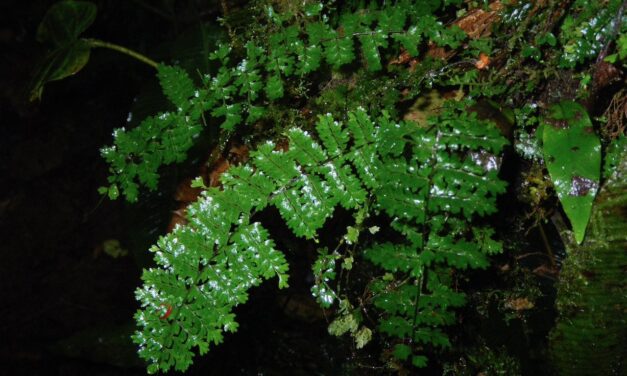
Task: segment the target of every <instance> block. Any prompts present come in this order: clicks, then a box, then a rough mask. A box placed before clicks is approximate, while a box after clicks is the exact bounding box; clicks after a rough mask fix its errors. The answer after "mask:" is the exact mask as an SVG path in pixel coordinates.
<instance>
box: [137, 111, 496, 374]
mask: <svg viewBox="0 0 627 376" xmlns="http://www.w3.org/2000/svg"><path fill="white" fill-rule="evenodd" d="M288 138H289V150H287V151H281V150H277V147H276V146H275V145H274V144H273V143H272V142H267V143H265V144H263V145H261V146H259V147H258V148H257V150H256V151H255V152H253V153H252V158H251V161H250V163H249V164H248V165H243V166H238V167H233V168H231V169H230V170H229V171H228V173H226V174H225V175H224V177H223V182H224V188H223V190H219V189H216V188H210V189H207V190H206V191H205V192H204V193H203V195H202V198H201V199H200V200H199V201H198V202H197V203H195V204H192V205H191V206H190V208H189V214H188V219H189V224H188V225H186V226H180V227H177V228H176V229H175V230H174V231H173V232H172V233H170V234H168V235H166V236H164V237H162V238H161V239H160V240H159V241H158V243H157V245H156V246H154V247H153V248H152V249H151V250H152V252H154V255H155V260H156V262H157V264H158V266H157V267H156V268H151V269H149V270H146V271H145V272H144V275H143V280H144V286H143V287H142V288H140V289H139V290H138V291H137V298H138V300H140V301H141V304H142V307H143V309H142V310H140V311H139V312H138V313H137V315H136V319H137V322H138V324H139V325H140V327H141V330H140V331H138V332H137V333H136V335H135V336H134V340H135V342H136V343H138V344H139V346H140V355H141V356H142V357H144V358H145V359H147V360H148V361H149V362H150V366H149V371H151V372H156V371H157V370H160V369H161V370H168V369H169V368H171V367H174V368H176V369H178V370H184V369H186V368H187V367H188V366H189V365H190V363H191V362H192V357H193V350H194V348H195V347H197V348H198V352H199V353H200V354H203V353H205V352H207V351H208V349H209V346H210V345H211V344H212V343H213V344H218V343H220V342H221V341H222V338H223V333H224V332H225V331H227V332H228V331H231V332H232V331H235V330H237V323H236V321H235V316H234V314H233V313H232V310H233V308H234V307H235V306H237V305H238V304H241V303H244V302H245V301H246V300H247V297H248V290H249V289H250V288H251V287H253V286H256V285H258V284H260V283H261V282H262V280H264V279H268V278H271V277H273V276H277V277H278V281H279V286H280V287H284V286H287V270H288V265H287V263H286V260H285V257H284V255H283V254H282V253H281V252H280V251H279V250H277V249H275V243H274V242H273V241H272V239H270V238H269V236H268V232H267V231H266V230H265V229H264V227H263V225H262V224H261V223H258V222H252V220H251V217H252V214H253V213H255V212H257V211H260V210H262V209H264V208H265V207H267V206H269V205H272V206H275V207H276V208H277V209H278V210H279V212H280V213H281V216H282V218H283V219H284V221H285V222H286V224H287V225H288V227H289V228H290V230H291V231H292V232H293V233H294V234H295V235H297V236H299V237H304V238H306V239H315V238H316V232H317V231H318V230H319V229H320V228H321V227H322V226H323V225H324V223H325V220H326V219H327V218H329V217H331V216H332V215H333V212H334V209H335V208H336V207H337V206H338V205H339V206H342V207H344V208H346V209H349V210H360V209H363V208H366V207H367V208H368V210H371V211H376V212H379V213H381V214H385V215H387V216H388V217H389V219H390V221H391V227H392V228H393V229H395V230H396V231H397V232H398V233H399V234H402V236H401V238H402V239H404V240H403V241H398V242H394V243H391V242H387V243H374V244H372V245H371V246H370V247H368V249H366V250H365V251H364V252H363V256H364V258H365V260H363V259H362V258H358V262H366V260H369V261H370V262H372V263H374V264H376V265H378V266H380V267H381V269H382V271H383V272H384V273H385V275H389V274H392V275H394V276H397V277H398V278H393V280H391V279H390V278H384V277H380V278H376V281H375V282H374V284H373V287H372V291H373V294H374V305H375V307H376V309H378V310H379V312H380V321H379V323H380V326H379V329H380V330H381V331H382V332H383V333H386V334H388V335H390V336H392V337H395V338H398V339H397V340H396V341H395V346H396V347H395V350H394V354H395V355H396V356H397V357H398V358H400V359H407V358H408V357H409V356H410V355H411V356H412V358H411V359H412V362H413V364H415V365H416V366H423V365H424V364H425V363H426V358H425V357H424V356H422V355H420V354H419V353H418V352H417V351H418V349H419V348H420V347H421V346H424V345H429V346H431V345H436V346H447V345H448V339H447V337H446V336H445V334H444V333H443V332H442V331H441V327H442V326H443V325H446V324H450V323H451V322H453V319H454V314H453V312H452V311H451V310H450V308H454V307H458V306H460V305H462V304H463V302H464V298H463V295H462V294H461V293H459V292H457V291H455V290H454V289H453V288H452V287H451V284H450V281H449V279H450V276H449V274H450V273H449V272H450V270H451V268H462V269H463V268H468V267H471V268H477V267H485V266H486V265H487V261H486V255H488V254H491V253H495V252H498V251H499V250H500V245H499V243H497V242H496V241H494V240H493V239H492V238H491V236H492V231H491V230H490V229H487V228H482V227H472V226H471V221H472V219H473V217H474V216H476V215H484V214H487V213H491V212H493V211H494V210H495V197H496V194H498V193H500V192H502V191H503V190H504V183H503V182H501V181H500V180H498V178H497V176H496V175H497V170H496V168H494V167H493V166H485V165H484V164H482V163H480V162H478V159H477V158H475V157H474V156H476V155H477V153H486V154H495V155H496V154H498V153H499V152H500V150H501V148H502V147H503V145H504V144H505V143H506V141H505V140H504V139H503V138H502V137H501V136H500V134H499V132H498V130H497V129H496V128H495V127H494V126H493V125H492V124H490V123H488V122H484V121H479V120H478V119H477V118H476V116H475V115H474V114H472V113H467V112H466V111H465V105H464V103H457V102H449V103H447V106H446V108H445V109H444V111H443V113H442V114H441V115H440V116H439V117H436V118H433V119H432V120H431V122H430V123H429V124H428V125H426V126H424V127H423V126H420V125H417V124H415V123H412V122H395V121H393V120H392V119H390V117H389V116H388V115H387V114H386V113H383V114H382V115H381V116H379V117H378V118H376V119H375V120H373V119H372V118H371V117H370V116H369V115H368V114H367V113H366V112H365V110H363V109H358V110H356V111H353V112H350V113H349V114H348V120H347V121H346V124H343V123H341V122H339V121H336V120H334V118H333V117H332V116H331V115H330V114H327V115H324V116H320V117H319V119H318V121H317V123H316V137H314V136H312V135H311V134H310V133H308V132H306V131H303V130H301V129H298V128H293V129H291V130H289V131H288ZM399 281H403V282H399ZM325 283H326V284H327V286H330V283H331V281H329V280H328V279H327V280H326V281H325ZM318 287H319V288H318V289H317V291H318V292H320V291H324V290H325V288H326V287H320V286H318ZM327 298H328V297H325V305H329V304H330V303H332V302H333V296H332V297H331V299H327ZM414 353H415V354H414Z"/></svg>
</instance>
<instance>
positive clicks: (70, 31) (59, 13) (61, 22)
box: [37, 0, 97, 47]
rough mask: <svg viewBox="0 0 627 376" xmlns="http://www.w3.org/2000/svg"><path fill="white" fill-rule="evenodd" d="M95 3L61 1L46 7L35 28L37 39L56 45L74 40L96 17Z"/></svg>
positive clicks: (62, 44) (63, 44)
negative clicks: (41, 18)
mask: <svg viewBox="0 0 627 376" xmlns="http://www.w3.org/2000/svg"><path fill="white" fill-rule="evenodd" d="M96 12H97V8H96V5H95V4H93V3H90V2H87V1H71V0H66V1H61V2H58V3H56V4H54V5H53V6H51V7H50V8H49V9H48V12H46V15H45V16H44V18H43V20H42V21H41V23H40V24H39V27H38V28H37V40H38V41H39V42H42V43H45V42H50V43H52V44H53V45H54V46H56V47H61V46H65V45H67V44H71V43H72V42H74V41H75V40H76V39H77V38H78V37H79V35H81V33H82V32H83V31H85V30H86V29H87V28H88V27H89V26H90V25H91V24H92V23H93V22H94V19H95V18H96Z"/></svg>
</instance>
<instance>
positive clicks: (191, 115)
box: [102, 0, 466, 201]
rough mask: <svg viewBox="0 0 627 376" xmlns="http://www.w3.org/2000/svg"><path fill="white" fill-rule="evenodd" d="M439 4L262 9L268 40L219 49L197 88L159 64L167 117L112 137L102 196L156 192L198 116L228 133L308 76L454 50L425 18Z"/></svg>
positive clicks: (189, 140)
mask: <svg viewBox="0 0 627 376" xmlns="http://www.w3.org/2000/svg"><path fill="white" fill-rule="evenodd" d="M449 2H450V1H445V2H444V3H445V4H448V3H449ZM445 4H441V3H440V2H439V1H430V2H424V1H408V0H403V1H398V2H396V3H395V4H394V5H386V6H382V7H380V8H379V7H377V6H376V5H374V3H373V4H372V5H371V6H369V7H368V8H366V9H360V10H358V11H346V12H343V13H341V14H339V15H337V14H335V13H333V10H332V9H327V8H326V7H324V6H323V5H322V4H321V3H312V4H309V5H308V6H305V9H304V12H303V13H302V14H300V13H299V14H298V15H290V14H287V15H282V14H278V13H276V12H275V11H274V10H273V9H272V7H268V8H267V9H266V18H267V20H268V25H267V26H266V27H267V29H268V31H269V33H268V35H261V36H257V37H255V39H253V40H250V41H248V42H247V43H245V45H244V46H243V48H242V49H240V50H238V51H232V49H231V48H230V47H229V46H228V45H221V46H220V47H219V48H218V49H217V50H216V51H215V52H214V53H213V54H211V56H210V59H212V60H214V61H216V62H217V63H218V64H219V68H218V70H217V72H215V73H214V74H205V75H203V76H202V87H200V88H198V87H196V86H195V85H194V82H193V80H192V79H191V78H190V76H189V75H188V74H187V73H186V72H185V71H184V70H182V69H180V68H177V67H170V66H166V65H160V66H159V67H158V76H159V80H160V83H161V86H162V88H163V91H164V93H165V95H166V96H167V97H168V99H170V100H171V102H172V104H173V105H174V108H175V110H174V111H169V112H164V113H161V114H159V115H157V116H153V117H148V118H147V119H145V120H144V121H143V122H142V123H141V124H140V125H139V126H138V127H136V128H134V129H131V130H125V129H118V130H117V131H116V132H115V133H114V139H115V140H114V143H115V144H114V145H113V146H110V147H106V148H103V150H102V154H103V156H104V158H105V159H106V160H107V162H108V163H109V165H110V166H111V168H110V171H111V176H110V177H109V184H110V185H109V187H108V189H104V188H103V192H108V193H109V196H111V197H112V198H115V197H117V196H118V194H119V192H121V193H122V194H123V195H124V196H125V197H126V198H127V200H129V201H136V200H137V196H138V192H139V187H140V186H144V187H148V188H149V189H156V186H157V182H158V178H159V175H158V169H159V167H160V166H162V165H164V164H169V163H174V162H180V161H182V160H184V159H185V157H186V153H187V150H188V149H189V148H190V147H191V146H192V144H193V142H194V140H195V139H196V138H197V137H198V135H199V134H200V131H201V129H202V125H201V124H202V123H204V119H205V117H204V116H205V114H207V115H211V117H212V118H214V119H218V121H219V122H221V124H220V126H221V128H222V129H223V130H224V131H225V132H230V131H232V130H233V129H234V128H235V127H237V126H239V125H241V124H247V125H251V124H255V123H256V122H257V121H258V120H260V119H261V118H263V117H264V116H265V115H266V112H267V109H268V106H269V105H271V104H272V103H277V102H279V101H280V100H281V99H282V98H284V97H285V96H286V90H287V87H288V86H289V85H290V84H291V83H292V84H293V82H294V81H298V80H302V79H303V78H306V77H307V76H308V75H310V74H312V73H313V72H316V71H321V70H327V71H328V70H337V69H340V68H342V67H344V66H346V65H348V64H350V63H353V62H354V61H355V60H356V59H357V58H358V57H361V60H362V61H363V63H364V65H365V67H366V69H367V70H369V71H371V72H377V71H382V70H383V69H384V67H383V64H382V60H383V57H382V53H383V51H384V50H390V51H393V54H398V53H399V51H400V49H401V47H402V48H404V49H405V50H406V51H407V53H408V54H409V55H410V56H417V55H418V54H419V49H420V48H421V46H424V45H426V44H427V43H434V44H436V45H438V46H448V47H452V48H456V47H458V46H459V45H460V43H461V41H462V40H463V39H464V38H465V37H466V36H465V34H464V32H463V31H461V29H460V28H459V27H457V26H452V27H450V28H449V27H446V26H444V24H443V23H442V22H441V21H439V20H438V19H437V18H436V17H435V16H434V14H433V13H434V12H435V11H436V10H438V9H439V8H441V7H442V6H443V5H445ZM357 41H358V42H359V43H358V44H357V43H356V42H357ZM360 52H361V53H360Z"/></svg>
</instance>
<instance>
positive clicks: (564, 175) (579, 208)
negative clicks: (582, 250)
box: [543, 101, 601, 243]
mask: <svg viewBox="0 0 627 376" xmlns="http://www.w3.org/2000/svg"><path fill="white" fill-rule="evenodd" d="M543 124H544V131H543V142H544V147H543V151H544V159H545V162H546V166H547V168H548V170H549V174H550V175H551V180H552V181H553V185H554V186H555V191H556V192H557V196H558V197H559V199H560V202H561V203H562V207H563V208H564V212H565V213H566V215H567V216H568V219H569V220H570V223H571V225H572V228H573V232H574V233H575V239H576V240H577V242H578V243H581V241H582V240H583V238H584V235H585V232H586V227H587V225H588V220H589V219H590V211H591V209H592V202H593V201H594V197H595V195H596V193H597V190H598V188H599V179H600V175H601V143H600V141H599V138H598V137H597V135H596V134H595V133H594V129H593V128H592V123H591V121H590V118H589V116H588V113H587V112H586V109H585V108H584V107H583V106H581V105H580V104H578V103H576V102H572V101H564V102H561V103H558V104H555V105H553V106H552V107H551V108H550V113H549V114H548V116H546V117H545V118H544V119H543Z"/></svg>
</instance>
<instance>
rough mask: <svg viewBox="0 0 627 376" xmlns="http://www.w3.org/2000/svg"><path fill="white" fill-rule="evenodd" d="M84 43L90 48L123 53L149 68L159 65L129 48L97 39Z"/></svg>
mask: <svg viewBox="0 0 627 376" xmlns="http://www.w3.org/2000/svg"><path fill="white" fill-rule="evenodd" d="M84 40H85V42H87V43H88V44H89V46H90V47H103V48H108V49H110V50H114V51H117V52H120V53H123V54H125V55H128V56H130V57H132V58H134V59H137V60H139V61H141V62H142V63H145V64H148V65H150V66H151V67H153V68H155V69H157V66H158V65H159V64H158V63H157V62H156V61H154V60H152V59H150V58H148V57H146V56H144V55H142V54H140V53H139V52H136V51H133V50H131V49H129V48H126V47H123V46H120V45H117V44H114V43H109V42H105V41H102V40H99V39H91V38H90V39H84Z"/></svg>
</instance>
